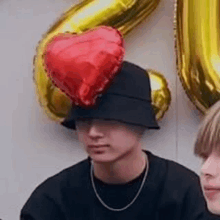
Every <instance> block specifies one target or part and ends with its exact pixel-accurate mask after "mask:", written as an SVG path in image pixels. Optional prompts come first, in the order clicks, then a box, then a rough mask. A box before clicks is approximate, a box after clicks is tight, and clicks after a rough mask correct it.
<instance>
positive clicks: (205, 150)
mask: <svg viewBox="0 0 220 220" xmlns="http://www.w3.org/2000/svg"><path fill="white" fill-rule="evenodd" d="M213 150H216V151H217V152H219V153H220V101H217V102H216V103H215V104H214V105H213V106H211V107H210V108H209V110H208V111H207V113H206V114H205V117H204V119H203V121H202V123H201V124H200V126H199V130H198V134H197V138H196V142H195V148H194V153H195V155H197V156H199V157H202V158H207V157H208V156H209V155H210V154H211V152H212V151H213Z"/></svg>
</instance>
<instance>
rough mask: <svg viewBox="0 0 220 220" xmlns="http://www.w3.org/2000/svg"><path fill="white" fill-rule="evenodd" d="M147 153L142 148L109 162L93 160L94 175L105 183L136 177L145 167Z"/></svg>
mask: <svg viewBox="0 0 220 220" xmlns="http://www.w3.org/2000/svg"><path fill="white" fill-rule="evenodd" d="M147 160H148V158H147V154H146V153H145V152H143V151H142V150H141V151H140V152H139V153H138V154H134V155H129V156H128V157H125V158H124V159H122V160H119V161H116V162H114V163H111V164H100V163H99V164H97V163H95V162H94V175H95V177H96V178H98V179H100V180H101V181H103V182H105V183H111V184H123V183H126V182H130V181H131V180H133V179H135V178H137V177H138V176H139V175H140V174H141V173H142V172H143V171H144V169H145V167H146V163H147Z"/></svg>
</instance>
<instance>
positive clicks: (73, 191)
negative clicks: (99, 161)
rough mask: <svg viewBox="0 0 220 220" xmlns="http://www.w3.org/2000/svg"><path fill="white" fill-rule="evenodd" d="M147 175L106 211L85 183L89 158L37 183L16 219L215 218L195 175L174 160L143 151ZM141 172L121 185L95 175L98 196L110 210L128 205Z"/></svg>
mask: <svg viewBox="0 0 220 220" xmlns="http://www.w3.org/2000/svg"><path fill="white" fill-rule="evenodd" d="M145 152H146V153H147V154H148V158H149V171H148V175H147V178H146V181H145V184H144V186H143V188H142V191H141V193H140V194H139V196H138V197H137V199H136V200H135V202H134V203H133V204H132V205H131V206H130V207H129V208H127V209H126V210H124V211H119V212H115V211H111V210H108V209H107V208H105V207H104V206H103V205H102V204H101V203H100V201H99V200H98V199H97V197H96V195H95V193H94V190H93V188H92V183H91V179H90V166H91V162H90V158H88V159H86V160H83V161H81V162H79V163H78V164H75V165H73V166H71V167H69V168H67V169H65V170H63V171H61V172H60V173H58V174H56V175H55V176H53V177H50V178H48V179H47V180H46V181H44V182H43V183H42V184H40V185H39V186H38V187H37V188H36V189H35V190H34V192H33V193H32V195H31V196H30V198H29V199H28V201H27V202H26V204H25V205H24V207H23V208H22V210H21V217H20V219H21V220H87V219H88V220H110V219H111V220H112V219H114V220H124V219H126V220H143V219H146V220H167V219H169V220H209V219H210V220H214V219H215V220H217V219H220V217H218V216H214V215H212V214H210V213H209V212H208V210H207V206H206V203H205V200H204V197H203V195H202V191H201V186H200V182H199V177H198V176H197V174H195V173H194V172H193V171H191V170H189V169H187V168H185V167H183V166H182V165H180V164H177V163H176V162H173V161H170V160H166V159H163V158H160V157H158V156H155V155H154V154H152V153H151V152H149V151H145ZM143 176H144V172H143V173H142V174H141V175H140V176H139V177H137V178H136V179H134V180H132V181H130V182H128V183H126V184H120V185H116V184H106V183H104V182H102V181H101V180H99V179H97V178H95V177H94V181H95V186H96V188H97V192H98V194H99V195H100V197H101V198H102V200H103V201H104V202H105V203H106V204H107V205H108V206H110V207H112V208H122V207H124V206H126V205H127V204H128V203H130V202H131V201H132V199H133V198H134V196H135V195H136V193H137V191H138V189H139V187H140V184H141V182H142V180H143Z"/></svg>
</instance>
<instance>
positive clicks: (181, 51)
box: [175, 0, 220, 113]
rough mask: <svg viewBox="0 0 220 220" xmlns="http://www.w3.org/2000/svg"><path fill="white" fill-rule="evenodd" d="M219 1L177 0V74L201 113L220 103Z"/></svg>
mask: <svg viewBox="0 0 220 220" xmlns="http://www.w3.org/2000/svg"><path fill="white" fill-rule="evenodd" d="M219 18H220V0H177V2H176V13H175V32H176V53H177V65H178V74H179V77H180V80H181V82H182V85H183V87H184V89H185V91H186V93H187V95H188V96H189V98H190V100H191V101H192V102H193V103H194V104H195V105H196V107H197V108H198V109H199V110H200V111H201V112H203V113H205V112H206V110H207V109H208V108H209V107H210V106H211V105H212V104H214V103H215V102H216V101H217V100H219V99H220V54H219V51H220V50H219V49H220V39H219V38H220V26H219V25H220V22H219Z"/></svg>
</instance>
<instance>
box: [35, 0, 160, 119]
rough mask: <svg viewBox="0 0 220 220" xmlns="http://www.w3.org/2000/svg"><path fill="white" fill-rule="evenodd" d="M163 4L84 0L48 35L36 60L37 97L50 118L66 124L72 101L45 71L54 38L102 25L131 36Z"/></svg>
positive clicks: (155, 0)
mask: <svg viewBox="0 0 220 220" xmlns="http://www.w3.org/2000/svg"><path fill="white" fill-rule="evenodd" d="M159 2H160V0H84V1H82V2H80V3H78V4H77V5H74V6H72V7H71V8H70V9H69V10H68V11H66V12H65V13H64V14H63V15H62V16H61V17H60V18H59V19H58V20H57V21H56V22H55V23H54V24H53V26H52V27H51V28H50V29H49V30H48V31H47V33H46V34H45V35H44V36H43V38H42V40H41V41H40V42H39V45H38V47H37V51H36V56H35V59H34V81H35V85H36V93H37V96H38V99H39V102H40V104H41V106H42V107H43V108H44V110H45V111H46V113H47V115H48V116H49V117H50V118H51V119H53V120H55V121H59V122H61V121H63V119H64V118H65V116H66V115H67V114H68V111H69V109H70V106H71V101H70V100H69V98H67V97H66V95H65V94H64V93H62V92H61V91H60V90H59V89H58V88H56V87H54V86H53V85H52V83H51V81H50V79H49V78H48V76H47V74H46V72H45V70H44V67H43V57H42V55H43V52H44V49H45V46H46V45H47V43H48V42H49V41H50V40H51V38H52V37H54V36H55V35H57V34H59V33H65V32H70V33H82V32H84V31H86V30H88V29H90V28H93V27H95V26H99V25H107V26H113V27H115V28H117V29H118V30H119V31H121V32H122V34H123V35H126V34H127V33H129V32H130V31H131V30H132V29H133V28H134V27H135V26H136V25H138V24H139V23H140V22H141V21H143V20H144V19H145V18H146V17H148V16H149V15H150V14H151V12H152V11H154V9H155V8H156V7H157V5H158V3H159Z"/></svg>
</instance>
